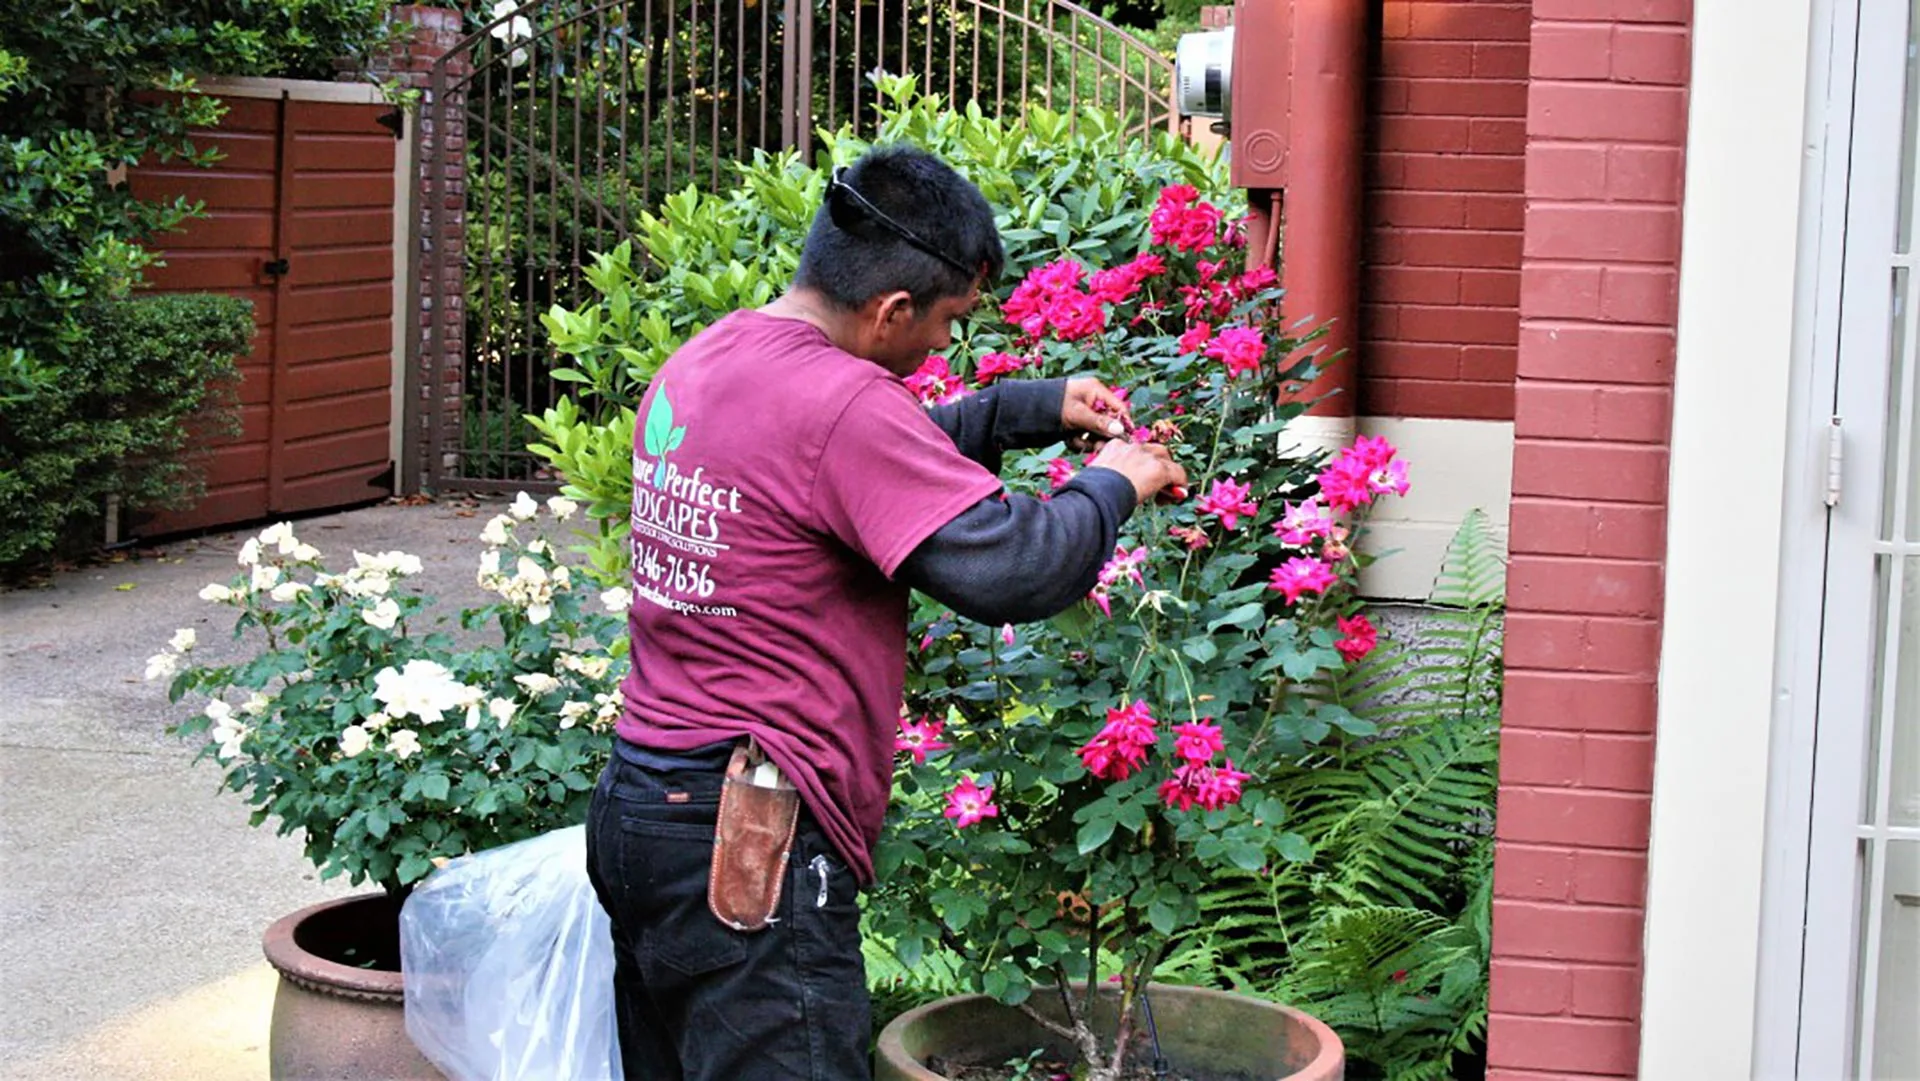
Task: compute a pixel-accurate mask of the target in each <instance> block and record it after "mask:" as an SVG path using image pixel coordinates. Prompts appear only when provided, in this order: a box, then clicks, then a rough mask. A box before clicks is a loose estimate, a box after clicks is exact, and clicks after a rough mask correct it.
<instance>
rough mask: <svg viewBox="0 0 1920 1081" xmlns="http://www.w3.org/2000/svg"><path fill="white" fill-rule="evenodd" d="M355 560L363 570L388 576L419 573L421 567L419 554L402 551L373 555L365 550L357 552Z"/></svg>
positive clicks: (354, 554)
mask: <svg viewBox="0 0 1920 1081" xmlns="http://www.w3.org/2000/svg"><path fill="white" fill-rule="evenodd" d="M353 562H354V565H355V566H356V567H357V568H358V569H360V570H361V571H363V572H366V573H369V574H382V575H386V576H388V577H401V578H404V577H406V576H407V575H410V574H419V573H420V569H421V564H420V557H419V556H416V555H408V554H407V553H406V552H400V551H393V552H381V553H380V554H379V555H371V556H370V555H368V554H367V553H365V552H355V553H353Z"/></svg>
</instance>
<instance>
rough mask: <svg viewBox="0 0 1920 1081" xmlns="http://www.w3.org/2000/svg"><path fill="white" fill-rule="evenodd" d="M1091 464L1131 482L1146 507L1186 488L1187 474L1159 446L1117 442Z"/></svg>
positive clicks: (1109, 445)
mask: <svg viewBox="0 0 1920 1081" xmlns="http://www.w3.org/2000/svg"><path fill="white" fill-rule="evenodd" d="M1092 464H1093V465H1097V466H1101V467H1104V468H1106V469H1111V470H1113V471H1114V472H1116V473H1119V474H1120V475H1121V476H1123V477H1126V478H1127V479H1128V480H1130V481H1132V482H1133V494H1134V496H1135V497H1136V498H1137V499H1138V500H1139V502H1140V503H1143V504H1144V503H1146V502H1147V501H1148V500H1150V499H1152V498H1153V497H1154V496H1156V495H1159V494H1160V493H1161V492H1162V491H1168V492H1169V493H1172V492H1174V491H1177V490H1181V489H1184V488H1185V487H1186V486H1187V471H1186V470H1185V469H1183V468H1181V466H1180V463H1179V462H1176V461H1174V460H1173V454H1172V453H1171V452H1169V451H1168V450H1167V448H1166V447H1163V446H1161V445H1160V444H1158V443H1133V442H1129V441H1127V440H1124V439H1116V440H1114V441H1112V442H1110V443H1108V444H1107V445H1106V446H1104V447H1101V448H1100V453H1099V454H1098V455H1096V456H1095V457H1094V459H1093V462H1092Z"/></svg>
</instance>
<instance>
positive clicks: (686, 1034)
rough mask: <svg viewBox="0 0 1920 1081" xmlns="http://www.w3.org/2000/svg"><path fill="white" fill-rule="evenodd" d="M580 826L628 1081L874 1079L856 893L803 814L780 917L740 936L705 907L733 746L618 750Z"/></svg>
mask: <svg viewBox="0 0 1920 1081" xmlns="http://www.w3.org/2000/svg"><path fill="white" fill-rule="evenodd" d="M614 748H615V751H614V755H613V757H612V759H611V761H609V762H608V764H607V769H606V772H605V773H604V774H603V775H602V776H601V778H600V784H599V787H598V788H596V789H595V790H594V793H593V807H592V810H591V811H590V812H589V814H588V817H587V875H588V877H589V878H590V879H591V880H592V881H593V888H594V890H595V892H597V893H598V894H599V896H600V904H601V905H602V906H603V907H604V908H605V909H606V910H607V914H608V915H609V916H610V917H611V919H612V923H613V948H614V1009H615V1013H616V1016H617V1018H618V1023H619V1030H620V1057H621V1061H622V1065H623V1068H624V1069H625V1072H626V1076H627V1077H628V1078H629V1079H630V1081H866V1079H867V1078H870V1077H871V1076H872V1064H871V1061H870V1058H869V1040H870V1033H871V1029H872V1019H871V1013H870V1007H869V1004H868V1000H867V983H866V964H865V961H864V960H863V959H862V957H861V954H860V911H859V907H858V904H857V901H856V897H857V895H858V892H859V886H858V883H857V882H855V881H854V878H853V875H852V874H851V873H850V872H849V871H848V870H847V866H846V864H845V863H843V862H842V861H841V860H840V858H839V857H838V856H837V855H835V854H834V852H833V849H832V848H831V847H830V846H829V845H828V844H827V842H826V839H825V838H824V837H823V836H822V835H821V833H820V830H819V827H818V826H816V825H815V824H814V822H813V819H812V817H811V816H810V815H808V814H807V813H806V812H805V811H804V810H803V811H802V812H801V818H800V828H799V831H798V834H797V836H796V837H795V839H794V849H793V855H792V858H791V859H790V860H789V861H788V869H787V881H786V884H785V888H784V889H783V890H782V892H781V899H780V911H779V914H778V916H777V918H776V920H775V922H774V923H773V924H771V925H770V926H769V927H767V928H766V929H765V930H763V931H757V932H753V933H743V932H739V931H734V930H732V929H731V928H728V927H726V926H724V925H723V924H721V923H720V921H719V920H718V919H716V918H715V917H714V915H713V913H712V912H711V911H709V910H708V908H707V870H708V866H709V864H710V863H711V862H712V858H713V828H714V818H715V816H716V814H717V812H718V809H719V805H720V781H721V777H722V775H723V774H724V771H725V768H726V761H727V757H728V755H729V754H730V753H731V751H732V745H731V744H724V745H717V746H714V747H710V748H702V749H701V750H699V751H692V752H683V753H678V754H664V753H661V752H655V751H648V750H644V749H642V748H638V747H634V746H633V745H631V744H628V743H626V742H625V741H624V740H620V739H618V738H616V739H615V740H614Z"/></svg>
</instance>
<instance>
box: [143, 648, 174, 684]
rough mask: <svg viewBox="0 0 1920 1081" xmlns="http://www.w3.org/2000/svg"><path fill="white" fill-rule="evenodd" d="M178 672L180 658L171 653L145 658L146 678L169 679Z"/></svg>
mask: <svg viewBox="0 0 1920 1081" xmlns="http://www.w3.org/2000/svg"><path fill="white" fill-rule="evenodd" d="M179 670H180V658H178V657H176V656H174V655H173V654H171V653H156V654H154V655H153V656H151V657H148V658H147V678H148V679H149V680H155V679H171V678H172V677H173V674H174V673H175V672H178V671H179Z"/></svg>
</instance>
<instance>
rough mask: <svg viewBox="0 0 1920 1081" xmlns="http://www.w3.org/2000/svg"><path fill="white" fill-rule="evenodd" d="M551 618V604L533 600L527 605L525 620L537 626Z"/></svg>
mask: <svg viewBox="0 0 1920 1081" xmlns="http://www.w3.org/2000/svg"><path fill="white" fill-rule="evenodd" d="M551 618H553V605H551V604H546V603H543V602H540V601H535V602H534V603H532V604H529V605H527V622H528V623H531V624H533V625H534V626H536V627H538V626H539V625H540V624H542V623H545V622H546V621H547V620H549V619H551Z"/></svg>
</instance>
